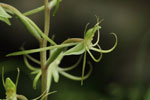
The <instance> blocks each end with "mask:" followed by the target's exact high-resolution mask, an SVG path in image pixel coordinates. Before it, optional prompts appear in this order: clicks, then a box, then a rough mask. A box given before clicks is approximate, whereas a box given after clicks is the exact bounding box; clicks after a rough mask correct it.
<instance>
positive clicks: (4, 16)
mask: <svg viewBox="0 0 150 100" xmlns="http://www.w3.org/2000/svg"><path fill="white" fill-rule="evenodd" d="M8 18H11V16H10V15H9V14H8V13H7V12H6V11H5V10H4V9H3V8H2V7H1V6H0V20H1V21H3V22H5V23H6V24H8V25H11V23H10V21H9V19H8Z"/></svg>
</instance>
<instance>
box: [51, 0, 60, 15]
mask: <svg viewBox="0 0 150 100" xmlns="http://www.w3.org/2000/svg"><path fill="white" fill-rule="evenodd" d="M60 2H61V0H57V2H56V7H55V10H54V12H53V16H55V14H56V12H57V11H58V9H59V3H60Z"/></svg>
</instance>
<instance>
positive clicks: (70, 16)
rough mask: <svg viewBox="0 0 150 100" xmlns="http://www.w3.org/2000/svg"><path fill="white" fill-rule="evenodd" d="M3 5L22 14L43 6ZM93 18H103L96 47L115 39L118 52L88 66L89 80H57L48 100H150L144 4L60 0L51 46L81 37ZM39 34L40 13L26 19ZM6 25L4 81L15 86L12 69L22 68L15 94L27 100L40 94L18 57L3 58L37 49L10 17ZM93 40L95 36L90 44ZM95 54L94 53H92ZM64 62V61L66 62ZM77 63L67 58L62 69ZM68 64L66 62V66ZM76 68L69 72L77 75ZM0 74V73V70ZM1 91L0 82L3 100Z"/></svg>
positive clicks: (1, 59) (26, 1) (0, 56)
mask: <svg viewBox="0 0 150 100" xmlns="http://www.w3.org/2000/svg"><path fill="white" fill-rule="evenodd" d="M0 2H3V3H8V4H11V5H13V6H15V7H16V8H18V9H19V10H20V11H21V12H25V11H28V10H30V9H32V8H36V7H38V6H40V5H42V3H43V1H42V0H0ZM95 15H97V16H99V17H100V19H104V21H103V22H102V23H101V26H102V29H101V38H100V45H101V47H102V48H103V49H109V48H110V47H112V46H113V44H114V38H113V37H112V36H111V35H110V34H109V33H111V32H114V33H116V34H117V36H118V40H119V42H118V46H117V48H116V49H115V50H114V51H113V52H111V53H108V54H104V55H103V59H102V61H101V62H99V63H95V62H93V61H92V59H91V58H90V57H89V56H88V60H90V61H92V64H93V66H94V70H93V73H92V75H91V76H90V77H89V79H87V80H86V81H84V85H83V86H81V85H80V82H76V81H72V80H69V79H66V78H64V77H63V76H61V77H60V81H59V83H57V84H54V83H53V85H52V90H56V91H58V92H57V93H56V94H53V95H50V96H49V97H50V98H51V99H52V100H150V74H149V73H150V68H149V67H150V53H149V51H150V19H149V18H150V6H149V2H148V0H147V1H146V0H139V1H138V0H63V1H62V2H61V4H60V8H59V10H58V12H57V13H56V16H55V17H53V16H52V17H51V30H50V36H52V35H53V34H55V41H56V42H57V43H61V42H62V41H64V40H65V39H67V38H68V37H81V38H82V37H83V35H84V34H83V32H84V28H85V25H86V24H87V23H88V22H89V23H90V25H89V27H92V26H93V25H94V24H95V23H96V18H95ZM30 18H31V19H33V20H34V21H35V22H36V23H37V24H38V26H39V27H40V28H41V29H43V22H44V21H43V12H41V13H39V14H35V15H32V16H30ZM11 23H12V25H11V26H8V25H6V24H5V23H3V22H0V68H1V67H2V66H4V67H5V72H6V76H9V77H11V79H12V80H13V81H15V77H16V74H17V71H16V68H17V67H19V68H20V69H21V75H20V80H19V85H18V93H19V94H24V95H25V96H27V97H28V98H35V97H37V96H38V95H40V82H39V84H38V89H37V90H33V89H32V80H33V78H34V76H33V75H31V74H30V71H29V70H27V68H26V67H25V65H24V63H23V59H22V57H21V56H19V57H5V55H6V54H8V53H10V52H14V51H18V50H19V47H20V46H21V45H22V44H23V43H25V48H26V49H32V48H38V43H37V42H36V40H35V39H34V38H33V37H32V36H31V35H30V34H29V33H28V31H27V30H26V29H25V28H24V26H23V25H22V23H20V21H18V20H17V19H16V18H15V17H13V19H11ZM94 40H96V37H95V39H94ZM94 54H95V55H96V54H97V53H95V52H94ZM68 60H69V61H68ZM76 60H77V59H74V57H73V58H66V59H64V62H63V63H62V65H65V66H67V65H68V66H69V65H71V64H73V63H74V62H75V61H76ZM68 62H69V63H68ZM80 69H81V68H80V67H79V69H76V70H75V71H73V72H72V73H73V74H75V75H80V73H81V70H80ZM0 73H1V71H0ZM0 79H1V78H0ZM4 94H5V92H4V89H3V85H2V82H1V81H0V98H4Z"/></svg>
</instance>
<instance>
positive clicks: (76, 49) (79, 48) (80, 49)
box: [64, 42, 86, 55]
mask: <svg viewBox="0 0 150 100" xmlns="http://www.w3.org/2000/svg"><path fill="white" fill-rule="evenodd" d="M85 50H86V49H85V45H84V42H81V43H78V44H77V45H76V46H75V47H73V48H71V49H69V50H67V51H66V52H65V53H64V55H80V54H82V53H84V52H85Z"/></svg>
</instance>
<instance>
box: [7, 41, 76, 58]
mask: <svg viewBox="0 0 150 100" xmlns="http://www.w3.org/2000/svg"><path fill="white" fill-rule="evenodd" d="M75 44H77V43H67V44H61V45H55V46H49V47H44V48H38V49H32V50H24V51H18V52H14V53H10V54H8V55H6V56H17V55H24V54H30V53H36V52H41V51H46V50H50V49H54V48H63V47H69V46H73V45H75Z"/></svg>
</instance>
